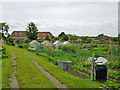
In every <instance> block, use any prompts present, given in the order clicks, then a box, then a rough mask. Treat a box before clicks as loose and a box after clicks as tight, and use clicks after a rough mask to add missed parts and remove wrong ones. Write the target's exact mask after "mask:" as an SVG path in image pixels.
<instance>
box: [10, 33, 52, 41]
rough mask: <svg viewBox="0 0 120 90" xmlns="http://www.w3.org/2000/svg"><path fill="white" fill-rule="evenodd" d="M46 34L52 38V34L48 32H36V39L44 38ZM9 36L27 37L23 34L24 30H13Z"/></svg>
mask: <svg viewBox="0 0 120 90" xmlns="http://www.w3.org/2000/svg"><path fill="white" fill-rule="evenodd" d="M47 35H48V36H49V38H50V39H51V38H52V34H51V33H50V32H38V40H41V39H45V38H46V36H47ZM10 38H14V39H17V40H25V39H27V36H26V34H25V31H13V32H12V34H11V35H10Z"/></svg>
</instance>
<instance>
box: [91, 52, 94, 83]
mask: <svg viewBox="0 0 120 90" xmlns="http://www.w3.org/2000/svg"><path fill="white" fill-rule="evenodd" d="M91 71H92V72H91V80H93V81H94V53H93V54H92V67H91Z"/></svg>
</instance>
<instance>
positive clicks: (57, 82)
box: [31, 59, 67, 88]
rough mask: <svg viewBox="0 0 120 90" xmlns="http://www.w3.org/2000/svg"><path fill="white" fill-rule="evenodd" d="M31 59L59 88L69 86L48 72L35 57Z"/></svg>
mask: <svg viewBox="0 0 120 90" xmlns="http://www.w3.org/2000/svg"><path fill="white" fill-rule="evenodd" d="M31 61H32V62H33V64H34V65H35V66H36V67H37V68H38V69H39V70H40V71H41V72H42V73H43V74H44V75H45V76H46V77H47V78H48V79H49V80H50V81H51V82H52V83H53V84H54V85H55V86H56V87H57V88H67V86H65V85H64V84H62V83H61V82H59V81H58V80H57V79H56V78H55V77H53V76H52V75H51V74H50V73H48V72H47V71H45V70H44V69H43V68H42V67H41V66H40V65H38V64H37V62H35V61H34V60H33V59H31Z"/></svg>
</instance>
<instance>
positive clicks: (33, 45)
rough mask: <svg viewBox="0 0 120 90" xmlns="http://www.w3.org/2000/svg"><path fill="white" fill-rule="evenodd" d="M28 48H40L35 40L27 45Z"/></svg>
mask: <svg viewBox="0 0 120 90" xmlns="http://www.w3.org/2000/svg"><path fill="white" fill-rule="evenodd" d="M29 46H30V47H29V49H31V50H36V49H39V48H40V43H39V42H38V41H36V40H33V41H31V42H30V43H29Z"/></svg>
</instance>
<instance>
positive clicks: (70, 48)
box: [61, 45, 76, 53]
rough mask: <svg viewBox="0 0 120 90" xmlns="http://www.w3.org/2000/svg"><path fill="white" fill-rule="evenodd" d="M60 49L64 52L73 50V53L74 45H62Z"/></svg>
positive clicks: (74, 50)
mask: <svg viewBox="0 0 120 90" xmlns="http://www.w3.org/2000/svg"><path fill="white" fill-rule="evenodd" d="M61 49H62V51H65V52H73V53H75V52H76V47H75V46H67V45H65V46H62V48H61Z"/></svg>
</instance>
